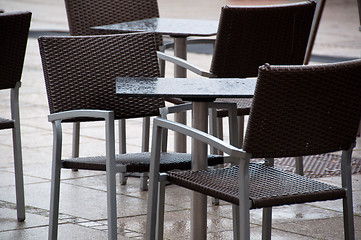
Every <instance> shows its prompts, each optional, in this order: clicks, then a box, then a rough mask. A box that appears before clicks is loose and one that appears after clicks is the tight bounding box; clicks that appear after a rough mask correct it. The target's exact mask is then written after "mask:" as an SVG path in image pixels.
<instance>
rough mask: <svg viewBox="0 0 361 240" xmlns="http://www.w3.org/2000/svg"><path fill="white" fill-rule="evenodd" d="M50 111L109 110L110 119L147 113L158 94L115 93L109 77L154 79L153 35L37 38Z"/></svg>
mask: <svg viewBox="0 0 361 240" xmlns="http://www.w3.org/2000/svg"><path fill="white" fill-rule="evenodd" d="M39 46H40V53H41V58H42V63H43V71H44V77H45V82H46V89H47V94H48V101H49V108H50V113H56V112H61V111H68V110H74V109H100V110H113V111H114V113H115V118H117V119H120V118H132V117H143V116H153V115H157V114H158V108H159V107H163V106H164V102H163V99H160V98H135V97H119V96H117V95H116V94H115V78H116V77H117V76H120V77H158V76H159V68H158V61H157V55H156V47H155V40H154V34H152V33H142V34H123V35H102V36H83V37H80V36H78V37H40V38H39Z"/></svg>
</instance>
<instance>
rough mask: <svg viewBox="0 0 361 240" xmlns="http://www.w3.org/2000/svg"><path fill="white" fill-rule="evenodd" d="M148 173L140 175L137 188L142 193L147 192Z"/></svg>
mask: <svg viewBox="0 0 361 240" xmlns="http://www.w3.org/2000/svg"><path fill="white" fill-rule="evenodd" d="M148 175H149V174H148V173H140V174H139V176H140V183H139V188H140V190H142V191H147V190H148V178H149V177H148Z"/></svg>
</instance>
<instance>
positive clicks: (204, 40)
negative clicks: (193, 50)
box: [159, 38, 216, 52]
mask: <svg viewBox="0 0 361 240" xmlns="http://www.w3.org/2000/svg"><path fill="white" fill-rule="evenodd" d="M215 41H216V39H215V38H196V39H187V41H186V43H187V45H188V44H212V45H214V43H215ZM170 48H174V42H170V43H165V44H163V45H162V46H161V47H160V48H159V50H160V51H162V52H164V50H166V49H170Z"/></svg>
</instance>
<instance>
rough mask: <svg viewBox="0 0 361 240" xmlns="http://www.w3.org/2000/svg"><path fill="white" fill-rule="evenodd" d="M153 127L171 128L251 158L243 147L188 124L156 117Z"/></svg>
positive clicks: (237, 156) (221, 149) (239, 156)
mask: <svg viewBox="0 0 361 240" xmlns="http://www.w3.org/2000/svg"><path fill="white" fill-rule="evenodd" d="M153 127H154V128H156V127H160V128H165V129H169V130H172V131H175V132H179V133H182V134H184V135H187V136H189V137H191V138H194V139H197V140H198V141H201V142H203V143H206V144H208V145H210V146H212V147H214V148H216V149H218V150H220V151H222V152H224V153H227V154H228V155H230V156H231V157H236V158H245V159H249V157H250V154H249V153H246V152H245V151H243V150H242V149H239V148H236V147H234V146H232V145H230V144H227V143H226V142H224V141H222V140H221V139H219V138H216V137H214V136H212V135H209V134H208V133H205V132H203V131H200V130H198V129H195V128H192V127H189V126H186V125H184V124H181V123H177V122H173V121H169V120H166V119H163V118H158V117H157V118H154V120H153Z"/></svg>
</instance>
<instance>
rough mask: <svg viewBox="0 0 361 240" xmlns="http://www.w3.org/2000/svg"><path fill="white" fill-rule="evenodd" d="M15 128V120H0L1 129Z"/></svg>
mask: <svg viewBox="0 0 361 240" xmlns="http://www.w3.org/2000/svg"><path fill="white" fill-rule="evenodd" d="M9 128H14V120H10V119H5V118H0V129H9Z"/></svg>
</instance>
